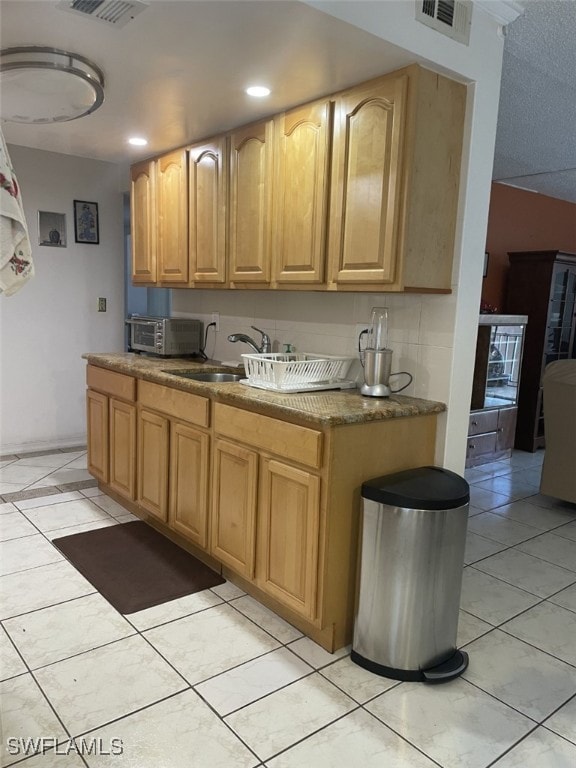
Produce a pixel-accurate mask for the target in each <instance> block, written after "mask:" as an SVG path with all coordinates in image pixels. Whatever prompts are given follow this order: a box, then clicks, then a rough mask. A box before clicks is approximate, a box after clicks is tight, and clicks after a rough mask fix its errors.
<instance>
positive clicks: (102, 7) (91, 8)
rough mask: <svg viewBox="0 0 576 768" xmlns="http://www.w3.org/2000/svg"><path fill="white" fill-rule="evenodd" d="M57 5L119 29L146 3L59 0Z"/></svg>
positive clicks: (144, 8) (138, 0)
mask: <svg viewBox="0 0 576 768" xmlns="http://www.w3.org/2000/svg"><path fill="white" fill-rule="evenodd" d="M57 7H58V8H60V9H61V10H62V11H70V12H71V13H75V14H82V16H86V17H88V18H90V19H94V21H101V22H104V23H105V24H111V25H112V26H113V27H117V28H118V29H120V28H121V27H123V26H125V25H126V24H128V22H129V21H132V19H133V18H135V17H136V16H138V14H139V13H142V11H144V10H146V8H148V4H147V3H143V2H142V1H141V0H61V2H59V3H58V6H57Z"/></svg>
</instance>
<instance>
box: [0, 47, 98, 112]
mask: <svg viewBox="0 0 576 768" xmlns="http://www.w3.org/2000/svg"><path fill="white" fill-rule="evenodd" d="M0 90H1V91H2V99H1V101H0V117H1V118H2V120H6V121H8V122H11V123H35V124H38V123H60V122H64V121H66V120H76V119H77V118H78V117H83V116H84V115H89V114H90V113H91V112H94V111H95V110H96V109H98V107H99V106H100V105H101V104H102V102H103V101H104V75H103V74H102V72H101V71H100V69H99V68H98V67H97V66H96V65H95V64H93V63H92V62H91V61H89V60H88V59H86V58H85V57H84V56H79V55H78V54H76V53H69V52H68V51H62V50H59V49H58V48H47V47H43V46H19V47H16V48H4V49H3V50H0Z"/></svg>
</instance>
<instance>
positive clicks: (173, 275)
mask: <svg viewBox="0 0 576 768" xmlns="http://www.w3.org/2000/svg"><path fill="white" fill-rule="evenodd" d="M156 206H157V208H156V211H157V217H158V219H157V228H158V230H157V249H158V272H157V277H158V281H159V282H160V283H173V284H176V285H182V284H186V283H188V276H189V266H188V174H187V162H186V150H185V149H178V150H176V151H175V152H170V153H169V154H167V155H163V156H162V157H159V158H158V160H157V161H156Z"/></svg>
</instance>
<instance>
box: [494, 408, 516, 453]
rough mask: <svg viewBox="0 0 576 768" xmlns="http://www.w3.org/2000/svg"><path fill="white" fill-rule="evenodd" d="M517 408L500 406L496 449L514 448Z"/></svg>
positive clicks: (508, 449) (509, 449)
mask: <svg viewBox="0 0 576 768" xmlns="http://www.w3.org/2000/svg"><path fill="white" fill-rule="evenodd" d="M517 414H518V409H517V408H500V409H499V411H498V432H497V435H496V450H497V451H511V450H512V448H514V433H515V431H516V416H517Z"/></svg>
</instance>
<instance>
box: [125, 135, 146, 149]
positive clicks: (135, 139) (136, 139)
mask: <svg viewBox="0 0 576 768" xmlns="http://www.w3.org/2000/svg"><path fill="white" fill-rule="evenodd" d="M128 144H132V146H133V147H145V146H146V144H148V139H143V138H141V137H140V136H132V138H130V139H128Z"/></svg>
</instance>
